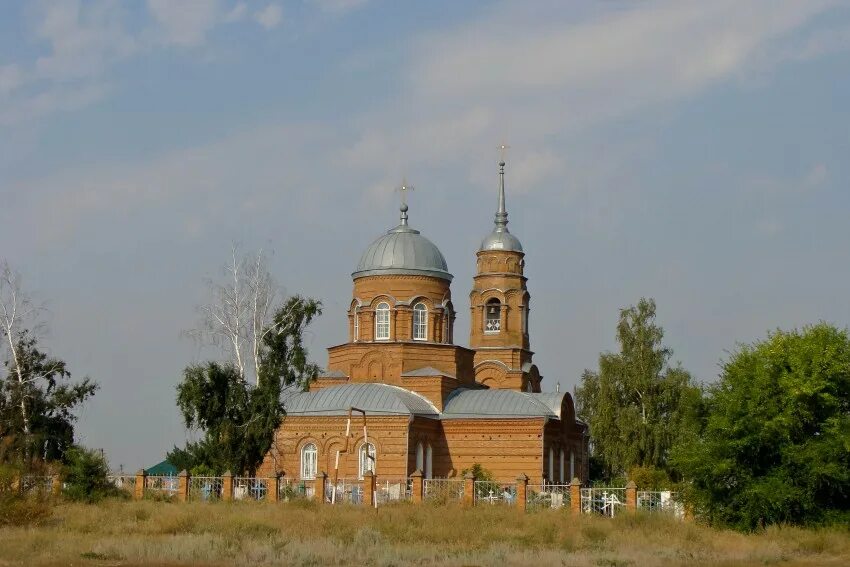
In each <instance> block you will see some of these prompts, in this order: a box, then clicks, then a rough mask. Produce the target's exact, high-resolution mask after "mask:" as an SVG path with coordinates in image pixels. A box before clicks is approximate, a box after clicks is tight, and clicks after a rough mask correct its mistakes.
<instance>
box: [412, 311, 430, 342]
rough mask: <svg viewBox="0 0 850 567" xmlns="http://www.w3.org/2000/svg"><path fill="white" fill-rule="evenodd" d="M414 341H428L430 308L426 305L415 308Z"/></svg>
mask: <svg viewBox="0 0 850 567" xmlns="http://www.w3.org/2000/svg"><path fill="white" fill-rule="evenodd" d="M413 340H414V341H427V340H428V308H427V307H425V304H424V303H417V304H416V305H414V306H413Z"/></svg>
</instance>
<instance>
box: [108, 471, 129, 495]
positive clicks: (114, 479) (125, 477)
mask: <svg viewBox="0 0 850 567" xmlns="http://www.w3.org/2000/svg"><path fill="white" fill-rule="evenodd" d="M106 480H107V481H108V482H109V483H110V484H112V486H114V487H115V488H117V489H119V490H123V491H125V492H129V493H130V494H133V491H134V490H135V489H136V477H135V475H131V474H110V475H107V476H106Z"/></svg>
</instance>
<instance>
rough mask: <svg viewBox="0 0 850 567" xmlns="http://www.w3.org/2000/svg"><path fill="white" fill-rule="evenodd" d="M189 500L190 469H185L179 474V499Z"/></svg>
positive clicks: (181, 500)
mask: <svg viewBox="0 0 850 567" xmlns="http://www.w3.org/2000/svg"><path fill="white" fill-rule="evenodd" d="M188 500H189V471H187V470H186V469H183V470H182V471H180V474H178V475H177V501H178V502H186V501H188Z"/></svg>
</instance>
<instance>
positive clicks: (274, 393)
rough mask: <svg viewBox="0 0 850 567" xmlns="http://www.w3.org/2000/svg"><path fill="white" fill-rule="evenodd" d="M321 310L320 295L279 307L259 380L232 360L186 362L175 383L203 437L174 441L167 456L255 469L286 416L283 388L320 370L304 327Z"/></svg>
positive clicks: (183, 408) (182, 462)
mask: <svg viewBox="0 0 850 567" xmlns="http://www.w3.org/2000/svg"><path fill="white" fill-rule="evenodd" d="M320 314H321V303H320V302H319V301H317V300H314V299H308V298H304V297H301V296H293V297H290V298H288V299H287V300H286V302H285V303H284V304H283V305H282V306H281V307H280V308H279V309H277V310H276V312H275V313H274V316H273V318H272V322H271V325H272V326H273V327H274V332H270V333H263V335H264V339H263V344H262V348H261V349H260V351H259V360H260V363H259V380H258V383H257V384H256V385H253V384H251V383H249V382H248V381H247V380H245V378H244V375H243V373H242V372H240V370H239V369H238V367H237V366H236V365H235V364H232V363H229V362H227V363H219V362H209V363H206V364H199V365H192V366H189V367H188V368H186V370H185V371H184V375H183V381H182V382H181V383H180V384H179V385H178V387H177V405H178V407H179V409H180V412H181V414H182V416H183V420H184V422H185V424H186V427H189V428H197V429H200V430H201V431H203V432H204V438H203V439H202V440H200V441H198V442H195V443H190V444H188V445H187V446H186V448H185V449H178V448H177V447H175V449H174V450H173V451H172V452H170V453H169V454H168V459H169V461H171V462H172V463H174V464H175V465H176V466H178V467H179V468H181V469H182V468H185V469H189V470H191V469H195V468H197V467H201V466H203V467H206V469H208V470H212V471H215V472H217V473H221V472H224V471H225V470H231V471H234V472H245V471H247V472H249V473H251V474H254V472H255V471H256V468H257V466H259V464H260V463H261V462H262V459H263V457H264V456H265V454H266V453H267V452H268V450H269V448H270V447H271V443H272V438H273V434H274V432H275V430H276V429H277V427H278V426H279V425H280V421H281V419H282V418H283V414H284V410H283V405H282V403H281V394H282V393H283V390H284V388H286V387H295V388H303V387H304V386H305V385H306V384H308V383H309V382H310V380H312V379H313V378H315V376H316V374H317V373H318V367H317V366H316V365H315V364H312V363H310V362H309V361H308V352H307V349H306V347H305V346H304V342H303V333H304V330H305V328H306V327H307V326H308V325H309V324H310V322H311V321H312V320H313V318H314V317H316V316H318V315H320Z"/></svg>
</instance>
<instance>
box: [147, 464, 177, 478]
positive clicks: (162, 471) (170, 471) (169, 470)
mask: <svg viewBox="0 0 850 567" xmlns="http://www.w3.org/2000/svg"><path fill="white" fill-rule="evenodd" d="M179 472H180V471H178V470H177V467H175V466H174V465H172V464H171V463H170V462H168V461H162V462H161V463H157V464H155V465H154V466H152V467H151V468H149V469H145V473H147V474H148V475H149V476H177V474H178V473H179Z"/></svg>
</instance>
